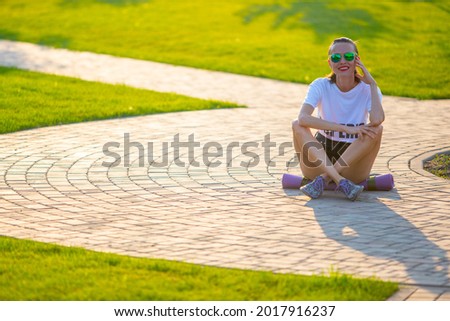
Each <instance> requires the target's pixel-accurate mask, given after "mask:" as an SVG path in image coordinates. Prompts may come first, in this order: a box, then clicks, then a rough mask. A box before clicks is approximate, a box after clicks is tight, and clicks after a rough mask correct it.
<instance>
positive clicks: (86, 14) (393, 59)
mask: <svg viewBox="0 0 450 321" xmlns="http://www.w3.org/2000/svg"><path fill="white" fill-rule="evenodd" d="M448 21H450V3H449V2H448V1H374V0H369V1H350V0H341V1H302V0H296V1H293V0H258V1H255V0H214V1H209V0H193V1H181V0H172V1H166V0H151V1H144V0H80V1H75V0H42V1H34V0H3V1H1V5H0V38H4V39H12V40H20V41H28V42H35V43H39V44H45V45H50V46H55V47H63V48H70V49H75V50H87V51H93V52H100V53H109V54H112V55H117V56H127V57H133V58H139V59H149V60H154V61H162V62H168V63H172V64H179V65H188V66H195V67H200V68H206V69H214V70H224V71H229V72H233V73H239V74H248V75H255V76H261V77H269V78H276V79H282V80H288V81H295V82H301V83H309V82H311V81H312V80H313V79H315V78H316V77H321V76H323V75H325V74H326V73H328V71H329V69H328V65H327V62H326V60H327V48H328V45H329V43H330V42H331V40H332V39H334V38H335V37H338V36H342V35H345V36H348V37H350V38H353V39H355V40H359V46H360V53H361V57H362V60H363V61H364V62H365V64H366V66H367V67H368V68H369V70H370V71H371V72H372V73H373V75H374V77H375V79H376V80H377V81H378V83H379V85H380V87H381V89H382V91H383V93H385V94H390V95H397V96H410V97H418V98H449V97H450V76H449V73H448V67H449V60H450V41H449V36H448V35H449V34H450V24H449V22H448Z"/></svg>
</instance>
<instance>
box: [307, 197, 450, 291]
mask: <svg viewBox="0 0 450 321" xmlns="http://www.w3.org/2000/svg"><path fill="white" fill-rule="evenodd" d="M381 193H385V192H381ZM391 194H392V193H391ZM394 194H395V193H394ZM328 196H330V195H328ZM393 196H394V198H395V195H393ZM337 197H338V196H335V197H324V198H322V199H320V200H311V201H309V202H308V203H307V205H306V206H308V207H310V208H312V209H313V210H314V215H315V217H316V219H317V222H318V223H319V225H320V227H321V228H322V230H323V232H324V233H325V235H326V236H327V237H328V238H330V239H332V240H334V241H336V242H338V243H340V244H341V245H343V246H346V247H349V248H352V249H354V250H357V251H359V252H362V253H364V254H366V255H368V256H371V257H376V258H381V259H383V260H387V261H388V262H392V261H396V262H399V263H401V264H402V265H403V266H404V267H405V269H406V272H407V274H408V277H409V279H410V280H412V281H408V282H409V283H412V282H413V283H415V284H420V285H435V286H437V285H439V286H443V285H448V284H449V282H450V281H449V257H448V253H447V251H446V250H444V249H442V248H440V247H439V246H438V245H436V244H435V243H433V242H432V241H430V240H429V239H428V238H427V237H426V235H424V233H423V232H422V231H421V230H419V229H418V228H417V227H416V226H414V225H413V224H412V223H410V222H409V221H408V220H407V219H405V218H403V217H402V216H401V215H399V214H397V213H396V212H395V211H393V210H392V209H390V208H389V207H388V206H386V205H385V204H384V203H382V202H381V201H380V200H378V199H377V198H376V197H373V195H372V194H369V195H367V194H366V195H364V193H363V194H362V195H361V201H357V202H349V201H348V200H346V199H344V198H342V199H337ZM330 202H331V204H332V207H333V211H331V210H330ZM395 265H396V264H393V266H394V269H395ZM390 267H391V265H390V264H388V266H387V268H388V269H389V268H390ZM393 273H395V272H393Z"/></svg>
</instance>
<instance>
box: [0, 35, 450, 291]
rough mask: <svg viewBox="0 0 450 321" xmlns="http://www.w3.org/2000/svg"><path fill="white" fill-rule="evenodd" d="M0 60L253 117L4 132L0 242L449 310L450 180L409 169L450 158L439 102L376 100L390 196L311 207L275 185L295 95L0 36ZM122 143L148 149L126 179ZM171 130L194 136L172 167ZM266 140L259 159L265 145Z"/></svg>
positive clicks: (282, 86)
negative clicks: (385, 295) (296, 280)
mask: <svg viewBox="0 0 450 321" xmlns="http://www.w3.org/2000/svg"><path fill="white" fill-rule="evenodd" d="M0 64H1V65H7V66H17V67H19V68H24V69H29V70H37V71H43V72H50V73H55V74H62V75H70V76H75V77H79V78H82V79H88V80H99V81H104V82H111V83H124V84H127V85H130V86H136V87H141V88H148V89H155V90H160V91H171V92H179V93H183V94H186V95H189V96H193V97H200V98H215V99H220V100H228V101H235V102H237V103H241V104H245V105H247V106H249V108H246V109H227V110H214V111H198V112H184V113H171V114H160V115H152V116H143V117H134V118H126V119H117V120H107V121H99V122H92V123H83V124H73V125H66V126H59V127H49V128H40V129H35V130H29V131H21V132H17V133H12V134H6V135H1V136H0V159H1V161H0V173H1V174H2V175H1V176H0V193H1V194H0V195H1V197H0V235H8V236H12V237H18V238H29V239H34V240H39V241H44V242H55V243H59V244H65V245H74V246H82V247H85V248H89V249H94V250H99V251H108V252H114V253H120V254H127V255H133V256H141V257H157V258H166V259H173V260H182V261H187V262H193V263H200V264H207V265H217V266H226V267H236V268H248V269H256V270H272V271H275V272H294V273H305V274H311V273H320V272H323V271H325V272H327V271H329V269H330V268H331V267H333V268H334V269H338V270H339V271H342V272H346V273H351V274H355V275H359V276H364V277H366V276H367V277H369V276H374V275H375V276H377V277H380V278H383V279H387V280H394V281H398V282H401V283H403V284H405V286H406V287H404V288H403V289H402V291H400V292H399V293H397V294H396V296H394V297H393V298H392V299H395V300H405V299H408V300H435V299H438V300H450V271H449V265H450V263H449V262H450V261H449V258H450V255H449V253H450V233H449V232H450V220H449V215H450V214H449V213H450V184H449V182H448V181H446V180H443V179H439V178H436V177H434V176H432V175H429V174H427V173H426V172H424V171H423V170H421V169H420V166H419V163H420V160H421V159H423V158H424V157H426V155H428V154H429V153H430V152H432V151H436V150H440V149H444V150H448V149H450V144H449V137H450V128H449V126H448V123H447V122H446V118H448V117H445V115H449V114H450V101H449V100H441V101H418V100H414V99H407V98H396V97H385V99H384V106H385V111H386V121H385V126H384V127H385V136H384V139H383V143H382V147H381V152H380V155H379V157H378V158H377V161H376V163H375V166H374V172H378V173H392V174H393V175H394V178H395V183H396V189H395V190H393V191H391V192H365V193H363V194H362V196H361V197H360V199H359V200H358V201H356V202H354V203H352V202H349V201H347V200H345V199H343V197H342V196H341V195H340V194H339V193H334V192H326V195H325V197H324V198H322V199H320V200H309V199H308V198H307V197H305V196H303V195H302V194H301V193H300V192H299V191H297V190H283V189H281V185H280V178H281V175H282V174H283V173H285V172H287V171H289V172H292V173H299V174H300V171H299V169H298V168H296V167H295V168H289V169H287V168H286V162H288V161H289V160H291V159H292V157H293V156H294V154H293V148H292V144H291V130H290V122H291V119H293V118H295V117H296V115H297V112H298V108H299V104H300V101H301V100H302V98H303V95H304V93H305V90H306V87H305V86H303V85H297V84H291V83H285V82H280V81H273V80H267V79H258V78H252V77H247V76H238V75H230V74H226V73H220V72H211V71H203V70H195V69H191V68H185V67H174V66H169V65H164V64H158V63H152V62H143V61H135V60H131V59H126V58H114V57H110V56H105V55H95V54H91V53H73V52H69V51H66V50H55V49H48V48H44V47H39V46H35V45H30V44H23V43H14V42H8V41H0ZM125 133H128V135H129V139H130V140H131V141H132V142H136V143H140V144H142V145H143V148H145V150H144V151H142V152H143V153H141V155H139V148H138V147H136V146H134V147H131V148H130V154H129V159H130V163H131V166H130V167H129V168H126V167H124V166H123V164H124V161H125V158H126V157H125V155H124V153H125V151H124V139H125V138H124V137H125ZM177 134H179V139H180V141H182V142H187V141H188V137H189V135H190V134H193V135H194V136H191V137H192V138H194V139H195V141H196V142H199V143H200V147H195V148H193V150H192V151H191V153H190V154H189V153H188V148H181V149H180V157H179V158H177V159H175V156H174V150H173V148H172V147H170V146H171V145H170V143H172V142H173V141H174V139H175V138H174V136H175V135H177ZM269 134H270V140H271V141H272V142H274V143H275V144H276V147H270V149H269V147H266V148H264V146H263V145H262V143H263V141H264V139H266V140H267V137H268V136H267V135H269ZM108 142H117V143H120V147H117V148H114V147H111V148H110V150H111V151H114V152H116V153H118V154H119V155H120V157H121V161H122V162H121V164H120V165H119V166H116V167H105V166H103V165H102V162H112V161H113V158H112V157H111V156H106V155H105V154H104V153H103V147H104V144H106V143H108ZM151 142H153V143H154V146H153V149H154V153H153V155H150V156H154V157H153V158H154V160H155V161H156V162H157V163H164V156H166V158H167V161H168V164H167V165H164V164H163V165H162V167H156V166H154V165H149V162H148V160H147V159H146V158H147V156H148V155H149V153H148V150H149V148H148V147H149V146H148V145H147V143H151ZM162 142H167V143H168V144H169V148H168V151H167V153H165V155H164V153H163V152H162V148H161V144H162ZM214 142H216V143H219V144H220V145H221V146H222V147H223V155H217V153H216V158H214V157H209V160H210V161H215V162H218V163H217V165H218V166H217V167H207V166H206V165H205V164H204V156H208V155H205V154H204V153H203V149H204V147H208V146H210V145H214ZM251 143H253V145H252V144H251ZM215 146H217V144H216V145H215ZM280 146H281V147H282V149H284V150H285V151H286V153H284V154H283V153H280V149H279V148H280ZM246 148H247V149H248V151H250V152H253V153H255V154H246V153H245V149H246ZM265 149H266V152H265ZM215 151H216V149H215V148H214V147H210V149H209V153H212V154H213V153H214V152H215ZM268 151H270V153H268ZM269 154H270V155H269ZM155 155H157V156H155ZM139 156H144V157H143V159H142V161H144V164H143V165H144V166H139V165H140V164H139V160H140V158H139ZM210 156H211V155H210ZM227 156H228V157H227ZM257 156H258V157H257ZM158 157H159V158H158ZM252 160H253V161H255V160H259V162H258V163H257V164H249V161H252ZM269 160H270V161H271V162H270V163H269ZM180 162H185V163H186V164H185V166H181V165H180ZM189 162H190V164H189ZM196 162H198V164H196ZM227 162H228V165H229V166H226V163H227Z"/></svg>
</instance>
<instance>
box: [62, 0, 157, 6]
mask: <svg viewBox="0 0 450 321" xmlns="http://www.w3.org/2000/svg"><path fill="white" fill-rule="evenodd" d="M151 1H152V0H81V1H80V0H61V1H60V3H59V5H60V6H62V7H80V6H83V5H88V4H95V3H102V4H109V5H112V6H117V7H121V6H128V5H135V4H141V3H146V2H151Z"/></svg>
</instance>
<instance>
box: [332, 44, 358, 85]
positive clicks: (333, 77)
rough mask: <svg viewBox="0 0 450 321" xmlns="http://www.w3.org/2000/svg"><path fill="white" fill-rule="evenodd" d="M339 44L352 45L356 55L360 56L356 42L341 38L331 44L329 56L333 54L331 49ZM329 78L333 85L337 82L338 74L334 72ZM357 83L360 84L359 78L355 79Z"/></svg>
mask: <svg viewBox="0 0 450 321" xmlns="http://www.w3.org/2000/svg"><path fill="white" fill-rule="evenodd" d="M337 43H350V44H352V45H353V47H355V52H356V54H357V55H359V52H358V47H357V46H356V42H355V41H353V40H352V39H350V38H347V37H340V38H336V39H334V40H333V42H332V43H331V45H330V47H329V48H328V55H330V54H331V49H332V48H333V46H334V45H335V44H337ZM355 74H356V70H355ZM327 77H328V79H330V81H331V83H335V82H336V74H335V73H334V72H333V71H332V72H331V73H330V74H329V75H328V76H327ZM355 81H356V82H360V81H361V80H360V79H359V78H357V77H355Z"/></svg>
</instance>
